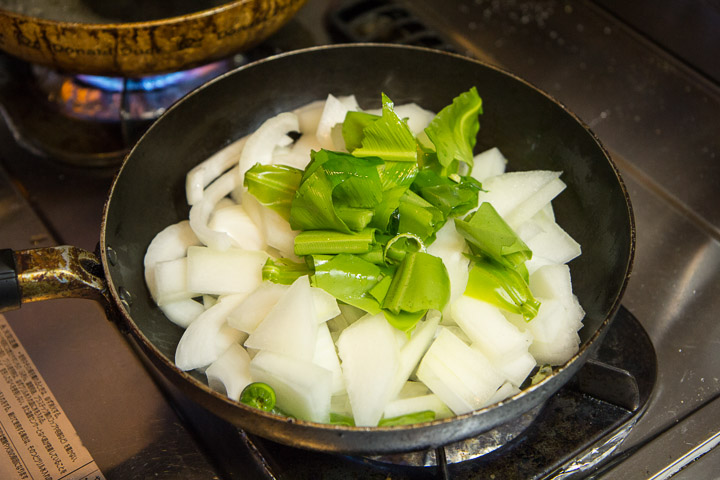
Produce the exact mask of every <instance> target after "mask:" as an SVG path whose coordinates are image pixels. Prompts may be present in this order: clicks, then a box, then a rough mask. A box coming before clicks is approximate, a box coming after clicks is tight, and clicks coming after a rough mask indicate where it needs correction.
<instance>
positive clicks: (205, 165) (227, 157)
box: [185, 137, 247, 205]
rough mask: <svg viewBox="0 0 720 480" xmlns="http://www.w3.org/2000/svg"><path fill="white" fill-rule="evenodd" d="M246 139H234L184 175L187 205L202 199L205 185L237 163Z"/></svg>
mask: <svg viewBox="0 0 720 480" xmlns="http://www.w3.org/2000/svg"><path fill="white" fill-rule="evenodd" d="M246 140H247V137H243V138H241V139H239V140H236V141H234V142H233V143H231V144H230V145H228V146H227V147H225V148H223V149H222V150H220V151H219V152H217V153H215V154H214V155H212V156H211V157H210V158H208V159H207V160H205V161H203V162H202V163H199V164H198V165H196V166H195V167H193V169H192V170H190V171H189V172H188V174H187V176H186V177H185V194H186V196H187V202H188V205H195V204H196V203H198V202H199V201H200V200H202V199H203V196H204V193H205V187H207V186H208V185H210V183H211V182H212V181H213V180H215V179H216V178H217V177H219V176H220V175H222V173H223V172H225V171H227V170H228V169H229V168H231V167H233V166H234V165H237V163H238V160H239V158H240V152H242V149H243V147H244V146H245V142H246Z"/></svg>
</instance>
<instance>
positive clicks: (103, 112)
mask: <svg viewBox="0 0 720 480" xmlns="http://www.w3.org/2000/svg"><path fill="white" fill-rule="evenodd" d="M242 63H245V58H244V57H243V56H242V55H238V56H236V57H233V58H230V59H225V60H221V61H217V62H214V63H210V64H207V65H202V66H199V67H196V68H192V69H190V70H183V71H178V72H170V73H165V74H161V75H152V76H147V77H139V78H121V77H105V76H98V75H82V74H77V75H74V74H69V73H64V72H59V71H56V70H53V69H50V68H48V67H45V66H41V65H33V66H32V72H33V75H34V77H35V83H36V84H37V85H38V87H39V89H40V91H41V92H42V93H43V94H44V95H45V96H46V98H47V99H48V101H49V102H50V103H51V105H54V106H55V108H56V109H57V110H58V111H59V112H60V113H61V114H64V115H67V116H69V117H73V118H79V119H84V120H93V121H100V122H124V121H142V120H155V119H157V118H158V117H159V116H160V115H162V113H163V112H164V111H165V110H166V109H167V107H169V106H170V105H172V104H173V103H175V102H176V101H178V100H179V99H180V98H182V97H183V96H184V95H186V94H187V93H189V92H190V91H191V90H193V89H195V88H197V87H199V86H200V85H202V84H203V83H205V82H207V81H208V80H211V79H212V78H215V77H217V76H218V75H220V74H222V73H226V72H228V71H230V70H232V69H233V68H235V67H236V66H238V65H240V64H242Z"/></svg>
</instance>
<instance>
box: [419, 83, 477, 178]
mask: <svg viewBox="0 0 720 480" xmlns="http://www.w3.org/2000/svg"><path fill="white" fill-rule="evenodd" d="M481 113H482V100H481V99H480V96H479V95H478V92H477V89H476V88H475V87H472V88H471V89H470V90H468V91H467V92H465V93H462V94H460V95H458V96H457V97H455V98H454V99H453V101H452V103H451V104H450V105H448V106H447V107H445V108H443V109H442V110H440V112H438V114H437V115H436V116H435V118H434V119H433V120H432V122H430V125H428V127H427V128H426V129H425V133H426V134H427V136H428V138H429V139H430V140H431V141H432V143H433V144H434V145H435V151H436V152H437V158H438V161H439V162H440V164H441V165H442V167H443V173H454V172H456V171H457V168H458V165H459V162H463V163H466V164H467V165H468V166H471V167H472V164H473V148H475V142H476V141H477V138H476V137H477V133H478V131H479V130H480V122H479V121H478V115H479V114H481Z"/></svg>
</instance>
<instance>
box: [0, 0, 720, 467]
mask: <svg viewBox="0 0 720 480" xmlns="http://www.w3.org/2000/svg"><path fill="white" fill-rule="evenodd" d="M668 3H670V2H668ZM660 5H661V6H662V7H663V8H666V9H672V8H673V5H667V4H666V2H661V4H660ZM704 7H705V8H706V9H707V10H706V11H703V12H691V11H689V10H690V9H689V7H686V9H685V10H684V11H683V12H682V15H681V16H678V15H675V16H670V15H668V16H667V17H665V16H662V15H660V14H659V13H657V12H656V14H655V15H654V16H653V17H646V18H644V19H643V21H641V22H636V19H637V18H638V16H637V15H638V13H637V11H634V9H632V8H627V7H623V6H622V5H617V2H613V1H611V0H602V1H600V0H598V1H595V2H590V1H583V2H562V1H513V2H498V1H495V0H474V1H454V0H453V1H448V2H432V1H430V0H418V1H415V2H403V1H400V0H395V1H385V0H355V1H323V0H310V1H309V2H308V4H307V5H306V6H305V7H304V8H303V10H301V12H300V14H299V15H298V16H297V17H296V18H295V19H294V20H293V21H292V22H290V23H289V24H288V25H287V26H286V27H285V28H283V29H282V30H281V31H280V32H278V34H277V35H275V36H274V37H272V38H271V39H269V40H268V41H266V42H265V43H264V44H263V45H261V46H259V47H257V48H256V49H254V50H253V51H250V52H246V53H244V54H243V55H240V56H238V57H234V58H232V59H228V60H227V62H228V63H229V64H231V65H232V66H235V65H238V64H242V63H244V62H247V61H251V60H253V59H255V58H261V57H263V56H267V55H269V54H272V53H277V52H281V51H289V50H292V49H294V48H299V47H304V46H311V45H320V44H326V43H337V42H352V41H382V42H399V43H411V44H417V45H424V46H429V47H431V48H439V49H445V50H451V51H455V52H458V53H461V54H465V55H469V56H473V57H475V58H478V59H481V60H484V61H487V62H489V63H493V64H496V65H499V66H501V67H503V68H505V69H507V70H510V71H512V72H514V73H516V74H518V75H520V76H521V77H524V78H526V79H528V80H529V81H531V82H532V83H534V84H535V85H537V86H538V87H540V88H541V89H543V90H545V91H547V92H549V93H550V94H551V95H553V96H554V97H555V98H557V99H558V100H560V101H561V102H563V103H564V104H566V105H568V107H569V108H570V109H571V110H572V111H574V112H575V113H577V114H578V116H579V117H580V118H581V119H583V120H584V121H585V122H586V123H587V124H588V125H589V126H590V127H591V128H592V129H593V131H594V132H595V133H596V134H597V135H598V136H599V137H600V138H601V140H602V141H603V143H604V144H605V146H606V147H607V148H608V149H609V151H610V153H611V155H612V156H613V158H614V160H615V161H616V163H617V165H618V166H619V168H620V170H621V173H622V174H623V179H624V180H625V182H626V184H627V186H628V189H629V192H630V196H631V200H632V203H633V208H634V211H635V215H636V223H637V250H636V260H635V266H634V269H633V275H632V278H631V280H630V283H629V286H628V289H627V292H626V294H625V296H624V299H623V308H621V309H620V311H619V312H618V314H617V317H616V319H615V321H614V323H613V325H612V327H611V329H610V330H609V331H608V334H607V337H606V339H605V340H604V342H603V344H602V346H601V348H600V349H599V351H598V352H597V354H596V355H595V356H594V357H593V358H592V359H591V361H590V362H588V364H587V365H586V366H585V367H584V368H583V369H582V371H581V372H580V373H579V374H578V375H577V377H575V378H574V379H573V380H572V381H571V382H570V383H569V384H568V385H567V386H566V387H564V388H563V389H562V390H561V391H560V392H558V394H557V395H555V396H554V397H552V398H551V399H550V400H549V401H548V403H547V404H545V405H543V406H542V408H540V409H538V410H537V411H533V412H530V413H529V417H528V418H524V419H520V420H519V422H520V423H519V424H518V425H510V426H506V427H503V428H500V429H499V430H498V431H493V432H490V433H489V434H487V435H483V436H481V437H479V438H476V439H472V441H471V442H467V443H462V444H458V445H450V446H446V447H444V448H441V449H438V450H437V451H430V452H413V453H412V454H403V455H400V456H393V457H350V456H339V455H329V454H322V453H316V452H307V451H302V450H297V449H293V448H289V447H286V446H283V445H279V444H275V443H273V442H269V441H267V440H264V439H261V438H258V437H254V436H251V435H248V434H246V433H245V432H242V431H238V430H237V429H235V428H233V427H232V426H230V425H228V424H227V423H225V422H224V421H222V420H220V419H218V418H216V417H214V416H213V415H211V414H209V413H208V412H206V411H204V410H202V409H200V408H199V407H197V406H195V405H194V404H193V403H192V402H190V401H189V400H187V399H186V398H185V397H184V396H183V395H182V394H180V393H179V392H177V391H176V390H175V389H174V388H173V387H172V386H171V385H169V384H167V383H166V382H164V381H163V380H162V378H161V377H159V376H157V375H154V372H153V369H152V366H150V365H148V364H146V363H145V362H144V361H143V359H142V356H141V355H138V354H137V352H136V351H135V350H134V347H133V345H132V344H131V343H130V342H128V339H127V338H126V337H124V336H123V335H122V334H121V333H119V332H117V331H116V329H115V328H114V327H113V326H112V325H111V323H110V322H108V321H107V320H106V319H105V318H104V315H103V312H102V311H101V309H100V308H99V307H97V306H96V305H94V304H92V303H91V302H87V301H82V300H62V301H50V302H45V303H38V304H29V305H26V306H24V307H23V308H22V309H21V310H19V311H16V312H11V313H8V314H6V315H5V316H6V318H7V319H8V322H9V323H10V325H11V326H12V328H13V330H14V331H15V333H16V335H17V337H18V339H19V341H20V342H21V343H22V344H23V345H24V347H25V349H26V350H27V351H28V354H29V356H30V358H31V359H32V360H33V362H34V363H35V364H36V365H37V368H38V370H39V372H40V373H41V375H42V376H43V377H44V378H45V380H46V381H47V383H48V385H49V387H50V389H51V390H52V392H53V393H54V394H55V397H56V398H57V400H58V403H59V404H60V405H61V406H62V408H63V409H64V411H65V412H66V414H67V416H68V418H69V419H70V421H71V422H72V424H73V426H74V427H75V429H76V430H77V432H78V434H79V436H80V438H81V439H82V441H83V443H84V445H85V447H86V448H87V449H88V451H89V452H90V454H91V455H92V457H93V458H94V459H95V462H96V463H97V465H98V467H99V469H100V471H102V473H103V474H104V475H105V477H106V478H145V477H151V476H152V477H155V478H173V479H175V478H189V479H190V478H250V479H253V478H258V479H264V478H279V479H298V478H327V479H333V478H338V479H340V478H378V479H385V478H393V479H403V478H408V479H410V478H422V479H425V478H428V479H436V478H437V479H444V478H451V479H474V478H580V477H583V478H584V477H602V478H669V477H671V476H674V478H709V477H711V476H712V475H713V472H716V471H720V454H718V452H719V451H720V450H717V449H714V447H715V446H716V444H717V443H718V442H720V420H718V418H720V416H718V413H720V401H719V400H718V393H719V392H720V357H718V356H717V355H716V354H715V351H716V348H717V345H718V343H720V329H719V328H718V327H716V322H715V321H714V318H713V316H712V315H711V312H714V311H716V310H717V308H718V307H720V304H719V302H720V300H718V299H719V298H720V274H719V273H718V272H720V268H719V267H720V207H719V206H720V191H719V190H718V188H717V184H718V181H719V180H720V167H719V166H718V165H720V163H718V156H719V155H720V140H719V139H718V137H717V135H716V131H717V118H718V114H719V113H720V78H718V77H717V76H716V71H715V70H713V65H714V60H712V59H711V60H708V59H707V58H705V57H704V56H703V55H701V54H698V53H697V52H695V50H696V49H693V48H690V47H688V46H687V40H686V41H685V42H684V43H683V42H678V41H677V39H676V38H674V36H670V35H666V36H663V35H662V34H661V33H658V32H663V31H664V32H667V31H668V30H667V29H662V28H658V27H657V25H658V23H659V24H660V25H666V24H667V22H669V20H668V19H669V18H683V19H685V21H687V22H690V23H688V25H690V26H688V27H685V28H683V26H682V25H675V27H674V28H676V29H683V30H688V32H689V33H692V32H705V34H706V35H707V33H708V32H712V29H702V28H700V26H702V25H706V24H707V23H708V22H712V21H713V19H717V18H720V14H719V12H718V8H717V6H713V5H712V4H709V3H707V4H705V5H704ZM676 8H677V7H676ZM697 8H700V7H697ZM671 13H672V12H671ZM674 13H678V12H674ZM653 19H658V20H657V22H656V23H651V22H650V20H653ZM663 22H665V23H663ZM698 22H699V24H701V25H700V26H697V25H696V24H698ZM718 25H720V24H719V23H715V26H716V27H717V26H718ZM716 30H718V29H717V28H716ZM706 35H705V36H703V38H702V39H703V40H704V41H707V38H706ZM689 38H692V36H690V37H689ZM0 61H1V62H2V66H3V68H2V69H1V70H0V103H1V104H2V109H1V110H0V111H1V112H2V114H3V118H4V122H3V126H2V127H1V128H0V161H1V162H2V165H1V166H2V169H1V170H0V206H2V208H0V222H2V225H3V228H2V231H0V240H1V242H0V245H2V246H3V247H11V248H15V249H22V248H30V247H33V246H46V245H52V244H72V245H77V246H80V247H82V248H86V249H89V250H93V249H94V248H95V245H96V243H97V241H98V238H99V234H100V222H101V216H102V208H103V204H104V201H105V198H106V195H107V192H108V188H109V186H110V184H111V181H112V175H113V173H114V171H115V169H116V168H117V165H118V162H119V161H120V160H121V158H122V155H123V154H124V152H125V151H127V149H128V148H129V147H130V146H131V145H132V143H133V141H134V139H136V138H137V136H138V135H140V134H141V133H142V131H143V130H144V128H146V127H147V125H149V124H150V123H151V122H152V120H153V117H152V115H153V113H152V112H155V113H154V114H157V113H161V111H162V110H163V109H164V108H166V106H167V105H164V104H162V103H160V104H158V105H155V104H153V106H152V107H151V108H150V109H149V110H150V111H151V113H150V114H147V113H140V114H138V113H137V111H136V110H133V109H131V108H124V106H123V105H127V104H122V103H121V104H119V105H120V110H118V111H117V112H115V111H113V110H112V109H111V115H116V117H111V118H104V119H103V120H102V121H100V122H89V121H88V119H87V118H86V117H83V116H82V115H81V116H78V115H77V112H75V113H74V114H73V115H68V114H67V113H65V114H57V113H54V114H53V115H52V116H47V115H45V114H44V113H43V112H45V111H52V112H57V109H56V108H54V107H53V108H50V107H48V106H36V104H35V103H33V102H35V101H38V99H40V98H42V97H43V96H48V94H47V91H45V90H42V89H40V90H32V91H30V92H28V91H27V90H25V88H26V87H27V85H24V84H23V82H25V83H29V81H28V78H30V77H27V75H35V74H36V73H37V72H34V71H33V70H37V68H35V67H32V66H28V65H22V64H19V63H18V62H17V61H16V60H14V59H11V58H8V57H0ZM17 72H21V74H22V75H26V76H25V77H23V76H20V77H18V75H17ZM18 78H20V79H21V80H19V79H18ZM32 78H35V77H34V76H33V77H32ZM43 78H45V77H43ZM22 79H24V80H22ZM203 80H204V79H203ZM62 81H63V82H64V81H66V79H65V78H63V79H62ZM72 81H76V80H75V79H72ZM80 81H81V84H80V85H81V86H82V87H83V88H85V87H88V86H89V85H90V86H93V88H95V86H94V84H92V80H91V81H90V83H88V79H81V80H80ZM33 83H37V84H39V82H35V81H33ZM121 83H122V84H121V85H120V87H119V88H120V89H121V91H123V92H125V93H124V94H123V95H121V96H123V98H125V99H126V100H127V99H128V98H129V97H130V96H131V94H130V93H128V82H127V81H123V82H121ZM113 88H115V87H113ZM189 88H193V87H192V86H191V87H189ZM133 92H134V90H133ZM133 94H134V93H133ZM153 96H154V97H157V96H156V95H153ZM55 97H57V95H55ZM70 98H75V97H73V96H72V95H70ZM110 98H111V101H110V103H111V105H118V104H117V103H114V102H116V100H117V95H116V97H112V94H111V95H110ZM113 98H115V99H114V100H112V99H113ZM174 100H175V99H171V100H161V102H170V103H171V102H172V101H174ZM148 115H150V116H148ZM32 117H37V118H35V120H39V121H40V124H39V126H35V127H33V128H28V126H27V125H29V124H30V123H28V122H29V121H30V120H31V119H32ZM63 118H66V119H69V120H67V121H65V122H64V121H63ZM33 121H34V120H33ZM68 125H69V126H70V128H69V129H68ZM78 125H82V128H81V127H78ZM82 129H90V132H91V133H90V135H89V139H88V136H87V135H85V136H83V137H82V138H84V140H78V137H77V136H76V135H77V134H78V133H79V130H82ZM38 132H39V135H38ZM43 132H45V133H43ZM48 139H49V140H48ZM78 142H87V143H81V144H78ZM48 145H49V146H48ZM88 153H89V154H88Z"/></svg>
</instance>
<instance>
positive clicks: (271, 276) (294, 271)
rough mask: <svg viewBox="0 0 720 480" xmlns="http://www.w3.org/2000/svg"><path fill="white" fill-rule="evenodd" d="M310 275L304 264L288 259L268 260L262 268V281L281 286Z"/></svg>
mask: <svg viewBox="0 0 720 480" xmlns="http://www.w3.org/2000/svg"><path fill="white" fill-rule="evenodd" d="M310 273H312V272H311V271H310V269H309V268H308V266H307V264H306V263H298V262H295V261H293V260H290V259H289V258H278V259H277V260H273V259H272V258H268V259H267V260H266V261H265V265H263V268H262V279H263V280H269V281H271V282H273V283H280V284H282V285H292V283H293V282H294V281H295V280H297V279H298V278H300V277H302V276H303V275H309V274H310Z"/></svg>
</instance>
